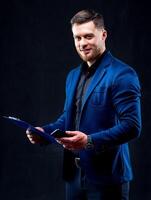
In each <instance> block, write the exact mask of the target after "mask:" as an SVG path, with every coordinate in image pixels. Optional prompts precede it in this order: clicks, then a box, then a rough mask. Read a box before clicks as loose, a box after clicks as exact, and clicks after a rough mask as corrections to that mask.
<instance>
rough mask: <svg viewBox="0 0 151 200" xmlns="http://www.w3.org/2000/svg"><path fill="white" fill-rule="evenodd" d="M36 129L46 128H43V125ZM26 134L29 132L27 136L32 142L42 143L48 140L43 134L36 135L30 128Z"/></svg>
mask: <svg viewBox="0 0 151 200" xmlns="http://www.w3.org/2000/svg"><path fill="white" fill-rule="evenodd" d="M35 128H36V129H38V130H40V131H42V132H44V129H43V128H41V127H35ZM26 134H27V138H28V139H29V141H30V142H31V143H32V144H42V143H45V142H46V140H45V139H43V138H42V137H41V136H39V135H36V134H32V132H31V131H30V130H28V129H27V130H26Z"/></svg>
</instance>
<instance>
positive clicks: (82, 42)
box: [80, 38, 88, 49]
mask: <svg viewBox="0 0 151 200" xmlns="http://www.w3.org/2000/svg"><path fill="white" fill-rule="evenodd" d="M87 44H88V42H87V40H86V39H85V38H81V40H80V48H81V49H83V48H84V47H85V46H87Z"/></svg>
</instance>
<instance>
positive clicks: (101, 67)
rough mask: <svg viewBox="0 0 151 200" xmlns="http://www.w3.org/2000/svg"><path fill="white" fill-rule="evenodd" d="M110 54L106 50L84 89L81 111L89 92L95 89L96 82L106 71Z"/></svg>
mask: <svg viewBox="0 0 151 200" xmlns="http://www.w3.org/2000/svg"><path fill="white" fill-rule="evenodd" d="M111 58H112V56H111V54H110V53H109V52H108V53H107V54H106V55H105V57H104V58H103V60H102V62H101V64H100V65H99V66H98V68H97V70H96V72H95V74H94V77H93V79H92V80H91V82H90V85H89V87H88V89H87V91H86V94H85V98H84V100H83V104H82V109H81V111H82V110H83V107H84V105H85V103H86V101H87V99H88V98H89V96H90V94H91V93H92V92H93V90H94V89H95V87H96V86H97V84H98V83H99V82H100V81H101V79H102V78H103V76H104V74H105V72H106V69H107V66H108V65H109V64H110V62H111Z"/></svg>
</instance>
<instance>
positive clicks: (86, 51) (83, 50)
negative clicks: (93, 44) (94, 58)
mask: <svg viewBox="0 0 151 200" xmlns="http://www.w3.org/2000/svg"><path fill="white" fill-rule="evenodd" d="M80 51H81V52H83V53H84V54H88V53H90V51H91V49H80Z"/></svg>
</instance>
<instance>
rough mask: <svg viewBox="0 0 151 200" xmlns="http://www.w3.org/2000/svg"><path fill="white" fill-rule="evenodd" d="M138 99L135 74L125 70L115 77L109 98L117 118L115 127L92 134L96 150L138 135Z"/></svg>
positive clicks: (129, 69) (131, 70)
mask: <svg viewBox="0 0 151 200" xmlns="http://www.w3.org/2000/svg"><path fill="white" fill-rule="evenodd" d="M140 97H141V92H140V84H139V80H138V77H137V75H136V72H135V71H134V70H133V69H131V68H126V69H125V70H123V71H122V72H120V73H119V74H118V75H117V76H116V77H115V79H114V81H113V84H112V87H111V98H112V103H113V108H114V110H115V113H116V117H117V120H116V123H115V126H113V127H111V128H109V129H107V130H103V131H100V132H96V133H93V134H92V140H93V142H94V145H95V146H96V148H100V147H101V146H102V147H103V148H104V147H107V148H108V147H113V146H115V145H120V144H123V143H127V142H128V141H130V140H132V139H134V138H136V137H138V136H139V135H140V131H141V111H140V110H141V108H140Z"/></svg>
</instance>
